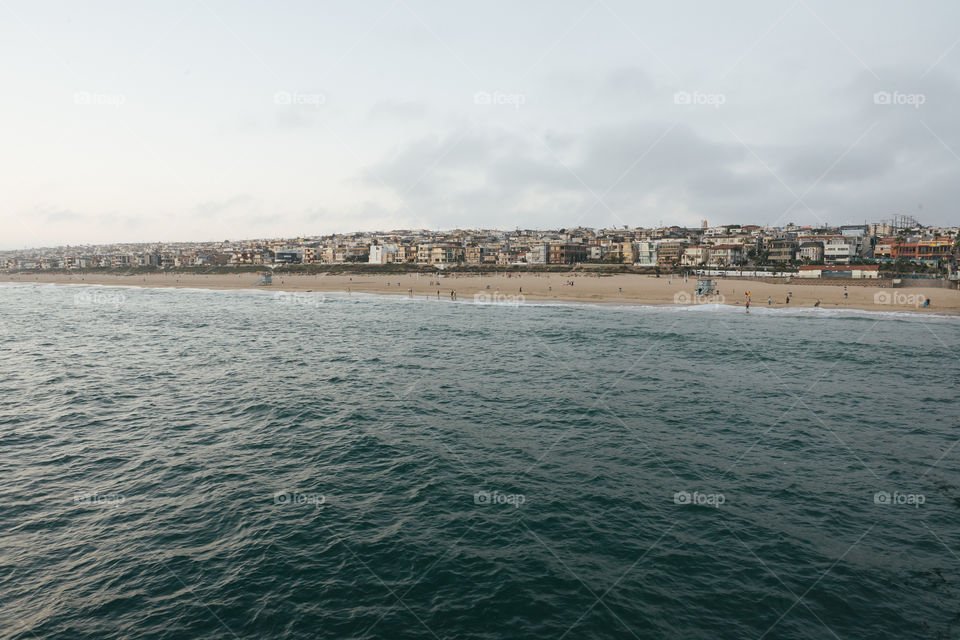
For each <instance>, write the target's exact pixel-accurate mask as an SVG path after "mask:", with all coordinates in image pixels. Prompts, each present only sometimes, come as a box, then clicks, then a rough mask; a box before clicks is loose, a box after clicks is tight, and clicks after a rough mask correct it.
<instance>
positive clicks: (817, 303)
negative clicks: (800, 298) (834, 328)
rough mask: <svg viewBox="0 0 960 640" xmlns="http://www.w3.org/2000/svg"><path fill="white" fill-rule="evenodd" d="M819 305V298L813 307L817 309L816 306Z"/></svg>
mask: <svg viewBox="0 0 960 640" xmlns="http://www.w3.org/2000/svg"><path fill="white" fill-rule="evenodd" d="M819 306H820V301H819V300H817V301H816V302H815V303H814V304H813V308H814V309H816V308H817V307H819Z"/></svg>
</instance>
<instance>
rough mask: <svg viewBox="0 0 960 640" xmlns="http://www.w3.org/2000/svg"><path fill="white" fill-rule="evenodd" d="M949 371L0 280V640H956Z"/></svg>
mask: <svg viewBox="0 0 960 640" xmlns="http://www.w3.org/2000/svg"><path fill="white" fill-rule="evenodd" d="M958 345H960V318H956V317H941V316H934V315H924V316H915V315H909V314H897V313H871V312H855V311H826V310H814V309H791V310H773V311H772V310H768V309H763V308H758V309H753V310H751V313H750V314H749V315H748V314H746V313H744V311H743V310H742V309H739V308H730V307H715V306H700V307H688V308H679V307H662V308H654V307H640V306H636V307H625V306H590V305H548V304H474V303H473V302H472V301H461V302H453V301H450V300H439V301H438V300H436V299H433V300H425V299H419V300H409V299H406V298H404V297H400V296H397V297H390V296H360V295H347V294H337V295H330V294H327V295H325V296H324V295H320V294H310V293H306V294H283V293H277V292H272V291H267V290H258V291H201V290H173V289H138V288H110V287H81V286H53V285H30V284H26V285H24V284H10V285H0V531H2V534H0V637H2V638H16V639H31V638H34V639H37V638H39V639H44V640H46V639H48V638H49V639H52V638H57V639H60V638H63V639H71V640H85V639H94V638H96V639H114V638H116V639H120V638H156V639H160V638H164V639H169V638H213V639H225V640H227V639H236V638H244V639H245V638H290V639H293V638H297V639H299V638H389V639H404V638H436V639H448V638H450V639H452V638H463V639H490V640H492V639H495V638H554V639H560V638H684V639H687V640H690V639H700V638H703V639H712V638H818V639H819V638H844V639H846V638H955V637H960V580H958V576H960V472H958V469H960V446H958V439H960V429H958V420H960V411H958V410H957V389H958V380H960V360H958Z"/></svg>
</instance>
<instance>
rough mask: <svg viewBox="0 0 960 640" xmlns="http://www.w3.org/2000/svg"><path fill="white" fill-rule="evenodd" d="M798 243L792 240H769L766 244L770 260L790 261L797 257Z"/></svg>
mask: <svg viewBox="0 0 960 640" xmlns="http://www.w3.org/2000/svg"><path fill="white" fill-rule="evenodd" d="M798 248H799V245H798V244H797V242H796V241H794V240H771V241H770V244H768V245H767V251H769V256H768V259H769V260H770V262H792V261H793V260H796V259H797V249H798Z"/></svg>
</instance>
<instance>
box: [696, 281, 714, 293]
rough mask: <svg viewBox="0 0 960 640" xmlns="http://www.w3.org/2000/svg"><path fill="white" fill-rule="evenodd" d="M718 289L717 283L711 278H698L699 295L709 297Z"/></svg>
mask: <svg viewBox="0 0 960 640" xmlns="http://www.w3.org/2000/svg"><path fill="white" fill-rule="evenodd" d="M716 288H717V283H716V282H714V281H713V280H711V279H710V278H697V295H698V296H709V295H710V294H711V293H713V291H714V290H715V289H716Z"/></svg>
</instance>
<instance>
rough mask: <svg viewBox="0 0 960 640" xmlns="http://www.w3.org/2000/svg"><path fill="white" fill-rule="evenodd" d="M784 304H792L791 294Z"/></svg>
mask: <svg viewBox="0 0 960 640" xmlns="http://www.w3.org/2000/svg"><path fill="white" fill-rule="evenodd" d="M784 304H790V296H787V299H786V301H785V302H784Z"/></svg>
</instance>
